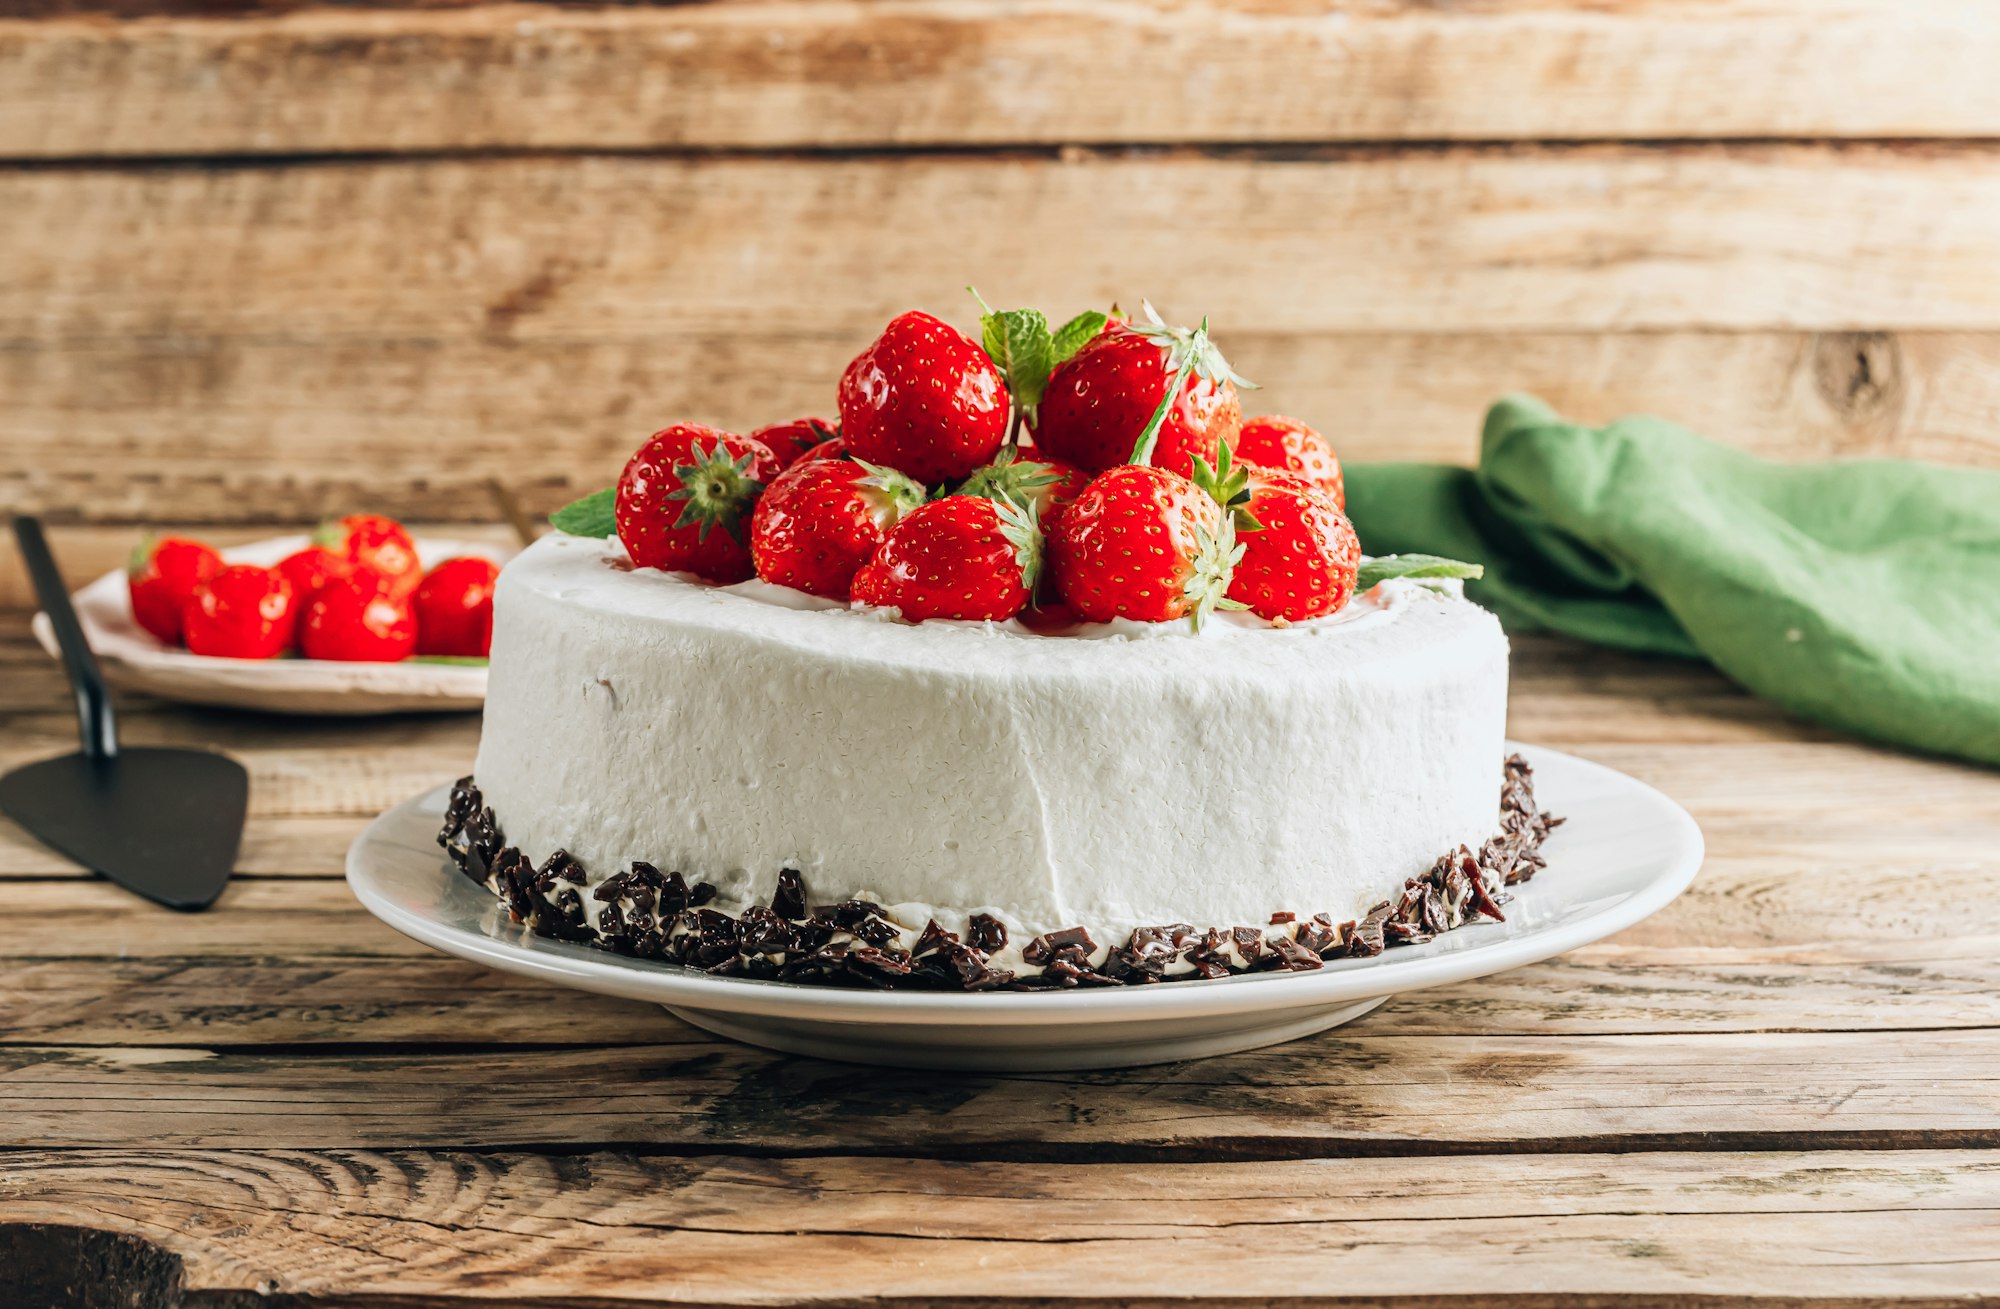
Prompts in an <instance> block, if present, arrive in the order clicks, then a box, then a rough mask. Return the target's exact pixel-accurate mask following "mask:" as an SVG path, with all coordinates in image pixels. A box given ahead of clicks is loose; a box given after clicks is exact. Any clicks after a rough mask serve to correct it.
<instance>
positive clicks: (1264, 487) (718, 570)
mask: <svg viewBox="0 0 2000 1309" xmlns="http://www.w3.org/2000/svg"><path fill="white" fill-rule="evenodd" d="M981 308H982V309H984V310H985V312H984V314H983V316H982V318H981V320H980V324H981V329H982V332H981V335H982V339H981V340H980V341H974V340H972V339H971V338H970V337H968V336H966V335H965V334H963V333H961V332H959V331H958V330H957V329H955V328H953V327H951V326H950V325H949V324H947V323H944V322H942V321H940V320H939V319H937V318H934V317H932V316H931V315H929V314H926V313H921V312H916V311H912V312H909V313H905V314H903V315H901V316H900V317H898V318H896V319H895V320H894V321H892V322H891V323H890V324H889V325H888V327H887V328H885V329H884V330H883V332H882V334H881V336H880V337H878V338H877V339H876V340H875V342H874V343H873V344H872V345H870V346H869V347H868V348H867V349H866V350H863V351H862V352H861V354H860V355H859V356H857V357H856V358H855V360H854V362H853V363H851V364H849V365H848V367H847V371H846V373H845V374H844V375H843V376H842V378H841V379H840V387H839V405H840V423H839V426H838V427H837V428H836V427H835V426H834V425H832V424H830V423H828V422H825V421H824V420H821V419H812V418H808V419H800V420H798V421H796V422H790V423H782V424H778V425H776V426H772V427H765V428H762V429H759V430H757V431H755V432H752V433H750V434H749V435H748V436H740V435H737V434H736V433H733V432H725V431H720V430H718V429H716V428H713V427H708V426H704V425H701V424H698V423H681V424H677V425H675V426H673V427H669V428H667V429H665V430H664V431H660V432H657V433H655V434H654V435H653V436H652V437H651V438H649V439H648V440H647V442H646V443H645V445H643V446H642V447H640V449H639V451H638V453H637V454H635V455H633V456H632V459H631V462H629V463H628V464H627V465H626V466H625V471H624V474H623V476H622V477H620V479H619V481H618V485H617V487H616V488H615V489H613V490H607V491H602V492H599V493H598V494H597V495H594V496H590V497H586V498H585V499H583V500H579V501H577V502H576V503H574V504H572V505H569V506H567V507H566V508H565V509H563V510H561V511H560V512H558V513H557V514H556V515H555V517H554V519H553V520H552V521H553V522H554V523H555V525H556V526H557V527H558V528H560V529H562V530H564V531H567V532H571V533H574V534H577V535H588V536H608V535H610V534H611V532H612V531H613V530H614V529H615V530H616V532H617V534H618V536H619V538H620V539H621V540H622V541H623V542H624V545H625V548H626V551H627V552H628V553H629V554H630V555H631V557H632V560H633V562H634V563H635V564H637V565H639V566H641V567H649V568H659V569H667V570H673V571H684V572H689V573H694V574H697V575H699V576H701V577H703V578H707V579H709V580H711V581H714V582H718V583H730V582H737V581H742V580H745V579H747V578H749V577H751V576H752V575H753V574H754V575H755V576H757V577H760V578H763V579H764V580H765V581H768V582H772V583H776V584H777V585H780V586H787V587H794V588H797V589H798V590H801V591H808V592H811V593H812V594H814V595H819V596H827V597H830V598H834V599H841V600H854V601H859V602H861V603H863V604H867V605H873V606H879V607H884V608H894V609H897V610H899V611H900V612H901V615H902V617H903V618H904V619H905V620H907V621H910V622H923V621H925V620H927V619H933V618H951V619H993V620H998V619H1007V618H1013V617H1015V616H1016V615H1022V616H1023V619H1024V621H1028V622H1030V623H1033V624H1035V625H1038V626H1039V625H1044V624H1046V625H1047V626H1049V627H1051V628H1053V627H1058V626H1061V625H1063V624H1065V623H1067V622H1070V621H1074V620H1084V621H1092V622H1103V621H1108V620H1110V619H1113V618H1128V619H1137V620H1141V621H1146V622H1168V621H1173V620H1177V619H1183V618H1186V619H1190V620H1191V621H1193V622H1194V623H1195V624H1196V625H1197V626H1199V624H1200V622H1201V620H1202V619H1203V618H1204V617H1206V616H1207V615H1209V614H1210V613H1212V612H1213V611H1214V610H1216V609H1217V608H1228V609H1248V610H1250V611H1251V612H1253V613H1255V614H1257V615H1258V616H1260V617H1262V618H1264V619H1266V620H1268V621H1270V622H1273V623H1280V624H1282V623H1292V622H1300V621H1304V620H1306V619H1312V618H1321V617H1325V616H1326V615H1328V614H1332V613H1334V612H1336V611H1337V610H1339V609H1340V608H1341V606H1343V605H1345V604H1346V603H1347V601H1348V599H1349V598H1350V597H1351V596H1352V595H1353V594H1354V591H1355V585H1356V581H1357V567H1358V565H1359V562H1360V554H1361V550H1360V545H1359V543H1358V542H1357V541H1356V539H1355V535H1354V529H1353V527H1352V526H1351V525H1350V524H1349V523H1348V520H1347V517H1346V514H1345V508H1346V501H1345V495H1344V491H1343V487H1342V481H1341V470H1340V460H1339V458H1338V457H1337V456H1336V455H1335V453H1334V450H1333V447H1332V446H1331V445H1330V444H1329V443H1328V441H1327V439H1326V438H1325V437H1324V436H1322V435H1320V434H1319V433H1318V432H1316V431H1314V430H1313V429H1312V428H1311V427H1308V426H1307V425H1306V424H1304V423H1302V422H1299V421H1298V420H1296V419H1291V418H1277V417H1271V418H1253V419H1251V420H1250V421H1248V422H1245V421H1244V419H1243V409H1242V402H1241V399H1240V396H1239V388H1246V387H1249V386H1250V385H1251V384H1250V383H1248V382H1246V381H1245V380H1244V379H1243V378H1241V377H1239V376H1237V374H1236V373H1235V372H1234V371H1233V370H1232V369H1231V368H1230V366H1229V364H1228V361H1227V360H1225V359H1224V358H1223V356H1222V354H1221V352H1220V351H1219V350H1217V349H1216V347H1215V344H1214V342H1213V341H1212V340H1211V339H1210V338H1209V333H1208V324H1207V323H1206V321H1204V322H1203V323H1202V325H1201V326H1200V327H1197V328H1193V329H1187V328H1181V327H1172V326H1169V325H1167V324H1166V323H1164V322H1162V321H1161V320H1160V318H1159V317H1158V315H1156V314H1155V313H1154V312H1153V310H1152V307H1151V306H1150V305H1148V306H1146V307H1145V315H1144V319H1143V321H1130V320H1126V319H1122V318H1120V317H1119V316H1118V315H1117V313H1116V311H1114V312H1113V313H1111V314H1102V313H1095V312H1093V313H1085V314H1081V315H1078V316H1077V317H1076V318H1073V319H1071V320H1070V321H1069V322H1067V323H1065V324H1063V325H1062V326H1061V327H1059V328H1055V329H1051V328H1050V326H1049V323H1048V320H1047V319H1046V318H1045V317H1044V316H1043V315H1042V314H1040V313H1039V312H1037V311H1035V310H1031V309H1019V310H1009V311H1006V312H995V311H993V310H991V309H987V308H986V307H985V305H984V302H983V301H982V302H981ZM1044 559H1046V560H1047V564H1048V566H1047V568H1046V569H1045V568H1044V567H1043V561H1044ZM1454 575H1455V574H1454Z"/></svg>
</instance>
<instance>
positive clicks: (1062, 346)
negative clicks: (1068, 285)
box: [1050, 309, 1111, 365]
mask: <svg viewBox="0 0 2000 1309" xmlns="http://www.w3.org/2000/svg"><path fill="white" fill-rule="evenodd" d="M1110 321H1111V318H1110V315H1108V314H1101V313H1099V312H1097V311H1096V310H1095V309H1086V310H1084V311H1083V312H1082V313H1080V314H1078V315H1077V316H1076V317H1074V318H1072V319H1070V320H1069V321H1068V322H1067V323H1064V324H1063V325H1062V326H1061V327H1058V328H1057V329H1056V334H1055V338H1054V340H1053V342H1052V344H1051V353H1050V363H1051V364H1052V365H1053V364H1062V363H1068V362H1069V360H1070V359H1071V358H1072V357H1074V356H1075V354H1076V352H1077V351H1079V350H1081V349H1083V347H1085V346H1087V345H1089V344H1090V343H1091V342H1092V341H1095V340H1096V339H1097V334H1098V333H1099V332H1102V331H1103V330H1104V325H1105V324H1106V323H1108V322H1110Z"/></svg>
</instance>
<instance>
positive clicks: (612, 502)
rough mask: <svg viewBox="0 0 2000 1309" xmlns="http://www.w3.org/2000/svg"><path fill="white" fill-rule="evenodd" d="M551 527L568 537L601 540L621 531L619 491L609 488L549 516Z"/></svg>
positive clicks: (569, 504) (565, 506)
mask: <svg viewBox="0 0 2000 1309" xmlns="http://www.w3.org/2000/svg"><path fill="white" fill-rule="evenodd" d="M549 526H550V527H553V528H555V529H556V530H557V531H558V532H561V533H562V534H563V535H564V536H590V537H596V538H598V539H599V540H602V539H603V538H605V537H607V536H612V535H614V534H616V533H617V531H618V491H617V489H616V488H615V487H609V486H607V487H605V488H604V489H603V490H602V491H593V492H591V493H590V494H589V495H587V496H584V497H583V498H582V499H581V500H572V501H570V502H569V503H568V504H566V505H564V506H563V507H562V508H560V509H558V510H556V511H555V512H554V513H552V514H550V515H549Z"/></svg>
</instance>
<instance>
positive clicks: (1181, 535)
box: [1049, 464, 1243, 627]
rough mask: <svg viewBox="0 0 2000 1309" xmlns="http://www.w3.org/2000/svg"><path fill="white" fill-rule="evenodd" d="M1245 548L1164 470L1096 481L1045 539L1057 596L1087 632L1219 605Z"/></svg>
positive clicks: (1212, 507) (1202, 496)
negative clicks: (1093, 626)
mask: <svg viewBox="0 0 2000 1309" xmlns="http://www.w3.org/2000/svg"><path fill="white" fill-rule="evenodd" d="M1242 552H1243V547H1242V546H1240V545H1237V544H1236V542H1235V535H1234V528H1233V524H1232V522H1231V520H1230V517H1229V515H1227V514H1225V513H1224V512H1223V511H1222V509H1221V507H1220V506H1218V505H1217V504H1216V502H1215V501H1214V499H1212V498H1211V497H1210V496H1209V494H1208V493H1207V492H1205V491H1203V490H1202V489H1201V488H1200V487H1198V486H1196V485H1195V484H1194V483H1193V482H1191V481H1189V480H1188V479H1187V478H1185V477H1181V476H1179V475H1178V474H1175V473H1170V472H1168V471H1167V470H1166V469H1164V468H1153V467H1149V466H1146V465H1142V464H1124V465H1120V466H1119V467H1117V468H1113V469H1111V470H1110V471H1109V472H1106V473H1100V474H1099V475H1098V476H1097V477H1096V478H1095V479H1093V480H1092V481H1091V483H1090V485H1089V486H1087V487H1085V488H1084V489H1083V494H1082V495H1080V496H1078V497H1077V498H1076V501H1075V502H1074V503H1073V504H1071V505H1070V507H1069V509H1068V510H1067V511H1066V512H1065V513H1064V514H1063V516H1062V518H1061V519H1060V520H1059V521H1058V522H1057V523H1056V524H1055V525H1054V527H1053V528H1052V529H1051V530H1050V533H1049V563H1050V567H1051V568H1052V569H1053V571H1054V573H1055V580H1056V589H1057V591H1058V592H1059V593H1060V594H1061V596H1062V598H1063V599H1064V600H1065V601H1067V602H1068V603H1069V606H1070V607H1071V608H1072V609H1074V610H1075V611H1076V613H1077V616H1078V617H1080V618H1082V619H1084V620H1085V621H1088V622H1098V623H1102V622H1109V621H1110V620H1111V619H1113V618H1136V619H1139V620H1141V621H1143V622H1149V623H1163V622H1170V621H1172V620H1174V619H1177V618H1191V619H1192V620H1193V621H1194V623H1195V625H1196V626H1197V627H1199V626H1200V624H1201V621H1202V619H1204V618H1205V617H1207V616H1208V615H1209V614H1210V613H1212V612H1213V611H1214V610H1215V609H1216V608H1218V607H1222V608H1236V607H1238V606H1236V605H1234V604H1232V603H1231V602H1230V601H1228V600H1227V599H1226V598H1225V593H1226V592H1227V591H1228V589H1229V578H1230V570H1231V569H1232V568H1233V567H1234V565H1235V562H1236V560H1237V559H1239V558H1241V556H1242Z"/></svg>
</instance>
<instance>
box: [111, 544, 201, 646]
mask: <svg viewBox="0 0 2000 1309" xmlns="http://www.w3.org/2000/svg"><path fill="white" fill-rule="evenodd" d="M221 571H222V556H221V555H219V554H217V553H216V552H215V551H213V550H211V549H209V548H208V547H207V546H205V545H203V544H202V543H201V542H199V541H190V540H188V539H187V538H186V537H180V536H149V537H147V538H146V539H145V540H143V541H141V542H139V545H138V548H136V549H135V550H133V551H132V557H131V559H130V560H129V561H127V563H126V565H125V580H126V583H127V586H128V587H129V589H130V590H131V593H132V618H133V620H134V621H136V622H137V623H138V624H139V626H141V627H143V628H145V629H146V630H147V631H148V632H151V633H152V634H153V635H154V636H157V637H159V638H160V639H161V640H162V641H165V642H167V643H168V644H169V645H174V644H177V643H179V641H180V639H181V618H182V614H183V613H184V612H185V611H186V609H187V604H188V601H189V600H191V599H193V598H194V589H195V588H196V587H197V586H199V585H201V584H202V583H203V582H206V581H207V580H208V579H209V578H211V577H214V576H215V575H216V574H217V573H219V572H221Z"/></svg>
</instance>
